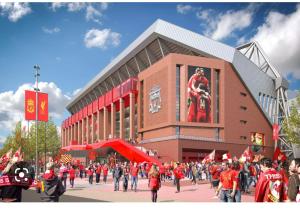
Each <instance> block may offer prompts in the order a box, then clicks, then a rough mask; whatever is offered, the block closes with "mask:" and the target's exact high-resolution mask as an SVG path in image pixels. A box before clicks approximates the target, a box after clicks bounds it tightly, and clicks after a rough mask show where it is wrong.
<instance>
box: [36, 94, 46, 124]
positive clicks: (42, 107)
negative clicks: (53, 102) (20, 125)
mask: <svg viewBox="0 0 300 209" xmlns="http://www.w3.org/2000/svg"><path fill="white" fill-rule="evenodd" d="M38 108H39V109H38V120H39V121H45V122H47V121H48V94H46V93H41V92H39V93H38Z"/></svg>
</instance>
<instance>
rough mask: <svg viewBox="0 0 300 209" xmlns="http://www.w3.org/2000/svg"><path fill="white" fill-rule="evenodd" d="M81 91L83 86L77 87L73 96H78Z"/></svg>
mask: <svg viewBox="0 0 300 209" xmlns="http://www.w3.org/2000/svg"><path fill="white" fill-rule="evenodd" d="M80 91H81V88H79V89H76V90H75V91H73V93H72V96H73V97H74V96H76V95H77V94H78V93H79V92H80Z"/></svg>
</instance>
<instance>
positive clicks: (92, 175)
mask: <svg viewBox="0 0 300 209" xmlns="http://www.w3.org/2000/svg"><path fill="white" fill-rule="evenodd" d="M87 175H88V177H89V184H93V177H94V169H93V167H92V166H90V167H89V168H88V169H87Z"/></svg>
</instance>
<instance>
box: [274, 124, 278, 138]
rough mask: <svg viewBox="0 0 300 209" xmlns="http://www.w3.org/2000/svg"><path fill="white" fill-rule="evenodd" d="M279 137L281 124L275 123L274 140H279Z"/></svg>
mask: <svg viewBox="0 0 300 209" xmlns="http://www.w3.org/2000/svg"><path fill="white" fill-rule="evenodd" d="M278 138H279V125H278V124H274V125H273V140H274V141H277V140H278Z"/></svg>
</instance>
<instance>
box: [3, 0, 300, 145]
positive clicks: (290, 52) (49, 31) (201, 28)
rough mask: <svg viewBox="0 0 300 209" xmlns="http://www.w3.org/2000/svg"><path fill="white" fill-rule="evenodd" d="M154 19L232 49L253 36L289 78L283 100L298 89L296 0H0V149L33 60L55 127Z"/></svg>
mask: <svg viewBox="0 0 300 209" xmlns="http://www.w3.org/2000/svg"><path fill="white" fill-rule="evenodd" d="M157 19H162V20H165V21H168V22H170V23H173V24H175V25H178V26H181V27H183V28H186V29H188V30H191V31H193V32H196V33H199V34H202V35H204V36H206V37H209V38H211V39H214V40H217V41H220V42H223V43H225V44H227V45H230V46H232V47H236V46H239V45H241V44H243V43H247V42H249V41H252V40H256V41H258V43H259V44H260V45H261V46H262V48H263V49H264V51H265V52H266V54H267V55H268V56H269V58H270V61H271V63H272V64H273V65H274V66H275V67H276V68H277V69H278V70H279V72H280V73H281V74H282V75H283V76H284V77H285V78H286V79H288V81H289V84H290V87H289V88H290V89H289V91H288V95H289V98H291V99H292V98H294V97H295V96H296V91H297V90H299V89H300V59H299V57H300V47H299V46H300V39H299V37H300V27H299V25H300V4H297V3H250V4H249V3H180V2H174V3H151V2H150V3H59V2H55V3H2V2H0V147H1V144H2V143H3V142H4V141H5V138H6V137H7V135H8V134H9V133H10V132H11V130H12V129H13V128H14V127H15V124H16V122H17V121H20V120H24V90H25V89H29V90H30V89H33V86H34V83H35V79H34V69H33V66H34V65H35V64H38V65H39V66H40V69H41V70H40V74H41V76H40V82H39V88H40V89H41V91H42V92H46V93H48V94H49V112H50V116H51V117H52V118H53V120H54V121H55V123H56V124H57V125H58V126H60V124H61V122H62V120H63V119H65V118H66V117H68V116H69V113H68V112H67V111H66V109H65V107H66V104H67V103H68V102H69V101H70V100H71V98H73V97H74V96H75V95H76V93H78V92H79V91H80V89H81V88H83V87H84V86H85V85H86V84H87V83H88V82H89V81H90V80H91V79H92V78H93V77H95V76H96V75H97V74H98V73H99V72H100V71H101V70H102V69H103V68H104V67H105V66H106V65H108V64H109V63H110V62H111V61H112V60H113V59H114V58H115V57H116V56H117V55H118V54H120V53H121V52H122V51H123V50H124V49H125V48H126V47H127V46H128V45H129V44H130V43H131V42H133V41H134V40H135V39H136V38H137V37H138V36H139V35H140V34H141V33H142V32H144V31H145V30H146V29H147V28H148V27H149V26H150V25H151V24H152V23H153V22H155V20H157ZM23 124H24V125H26V124H27V123H26V122H25V121H23Z"/></svg>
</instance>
